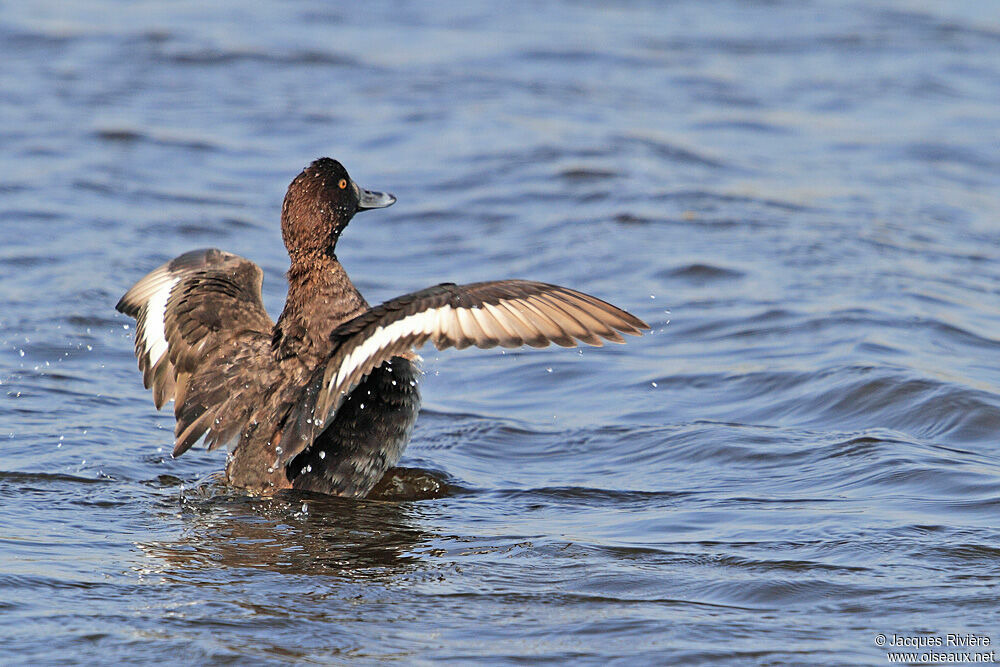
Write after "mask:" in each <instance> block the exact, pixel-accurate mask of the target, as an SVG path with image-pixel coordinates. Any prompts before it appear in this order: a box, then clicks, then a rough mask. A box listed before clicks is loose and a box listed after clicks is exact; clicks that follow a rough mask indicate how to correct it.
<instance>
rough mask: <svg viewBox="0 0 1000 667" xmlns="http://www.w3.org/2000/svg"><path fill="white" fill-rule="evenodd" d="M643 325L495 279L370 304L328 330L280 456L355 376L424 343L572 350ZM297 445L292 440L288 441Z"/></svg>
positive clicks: (321, 422) (328, 410)
mask: <svg viewBox="0 0 1000 667" xmlns="http://www.w3.org/2000/svg"><path fill="white" fill-rule="evenodd" d="M643 329H649V325H647V324H646V323H645V322H643V321H642V320H640V319H639V318H637V317H635V316H634V315H631V314H629V313H627V312H625V311H624V310H621V309H620V308H617V307H615V306H612V305H611V304H610V303H607V302H606V301H602V300H601V299H598V298H596V297H593V296H590V295H588V294H583V293H582V292H577V291H575V290H571V289H569V288H566V287H560V286H558V285H549V284H546V283H538V282H529V281H526V280H498V281H490V282H483V283H472V284H469V285H455V284H453V283H445V284H442V285H437V286H435V287H430V288H427V289H424V290H421V291H419V292H414V293H412V294H407V295H405V296H401V297H398V298H396V299H393V300H391V301H387V302H385V303H383V304H382V305H380V306H377V307H375V308H372V309H370V310H368V311H366V312H364V313H362V314H361V315H358V316H357V317H355V318H354V319H352V320H349V321H347V322H345V323H344V324H342V325H340V326H339V327H338V328H337V329H335V330H334V331H333V333H332V334H331V336H332V338H333V341H334V344H335V345H336V347H335V349H334V352H333V354H332V355H331V356H330V359H329V360H328V361H327V363H326V364H325V365H324V366H321V367H320V368H319V369H318V370H317V373H316V375H314V380H313V382H312V383H311V385H310V386H309V388H308V389H307V400H305V401H303V402H302V403H301V404H300V406H299V408H298V410H297V411H298V413H299V414H298V417H297V418H296V419H292V420H291V422H292V423H291V424H290V425H291V426H292V430H293V431H294V432H295V433H294V436H295V437H292V438H289V439H288V440H286V443H287V444H286V449H285V458H286V459H287V460H290V459H291V457H292V456H294V455H295V454H297V453H298V452H299V451H301V450H302V449H303V448H304V447H306V446H307V445H308V444H309V443H310V442H312V439H313V437H314V435H315V434H317V433H319V432H321V431H322V429H323V428H325V427H326V426H327V425H328V424H329V423H330V421H331V420H332V419H333V416H334V414H335V413H336V411H337V408H338V407H339V406H340V404H341V402H342V401H343V400H344V398H345V397H346V396H347V395H348V394H349V393H350V392H351V391H352V390H353V389H354V388H355V387H356V386H357V385H358V383H359V382H361V380H362V379H363V378H364V377H365V376H366V375H368V374H369V373H371V372H372V370H373V369H375V368H378V367H379V366H381V365H382V364H383V363H385V362H386V361H388V360H389V359H391V358H392V357H394V356H397V355H400V354H404V353H406V352H407V351H408V350H410V349H411V348H413V347H420V346H421V345H423V344H424V343H426V342H427V341H430V342H433V343H434V345H435V346H437V348H438V349H439V350H440V349H444V348H446V347H452V346H454V347H456V348H458V349H462V348H465V347H469V346H470V345H475V346H476V347H481V348H490V347H495V346H497V345H500V346H503V347H519V346H521V345H530V346H532V347H545V346H547V345H548V344H549V343H555V344H557V345H561V346H563V347H573V346H575V345H577V341H580V342H583V343H586V344H588V345H595V346H600V345H603V342H602V340H601V339H602V338H603V339H605V340H608V341H611V342H615V343H624V342H625V341H624V339H623V338H622V337H621V335H620V333H619V332H621V333H625V334H631V335H635V336H638V335H641V330H643ZM293 443H295V444H293Z"/></svg>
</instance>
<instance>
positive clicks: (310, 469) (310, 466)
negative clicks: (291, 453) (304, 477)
mask: <svg viewBox="0 0 1000 667" xmlns="http://www.w3.org/2000/svg"><path fill="white" fill-rule="evenodd" d="M312 471H313V467H312V464H311V463H310V464H309V465H307V466H306V472H312Z"/></svg>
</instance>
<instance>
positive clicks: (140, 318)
mask: <svg viewBox="0 0 1000 667" xmlns="http://www.w3.org/2000/svg"><path fill="white" fill-rule="evenodd" d="M395 201H396V198H395V197H394V196H393V195H391V194H387V193H383V192H376V191H370V190H365V189H362V188H360V187H359V186H358V185H357V184H356V183H355V182H354V181H353V180H352V179H351V177H350V175H348V173H347V170H346V169H345V168H344V166H343V165H342V164H341V163H340V162H338V161H336V160H334V159H331V158H328V157H324V158H320V159H317V160H315V161H314V162H312V163H311V164H310V165H309V166H307V167H306V168H305V169H303V170H302V172H301V173H299V174H298V176H296V177H295V178H294V179H293V180H292V182H291V184H290V185H289V186H288V190H287V192H286V194H285V198H284V202H283V204H282V208H281V235H282V240H283V241H284V244H285V247H286V249H287V251H288V255H289V259H290V268H289V270H288V273H287V279H288V296H287V299H286V301H285V306H284V309H283V310H282V312H281V314H280V315H279V317H278V319H277V321H274V320H272V319H271V317H270V316H269V315H268V313H267V311H266V310H265V308H264V303H263V300H262V298H261V285H262V282H263V271H262V270H261V268H260V267H259V266H258V265H257V264H255V263H254V262H252V261H251V260H249V259H246V258H244V257H240V256H239V255H235V254H232V253H229V252H224V251H222V250H218V249H215V248H209V249H202V250H194V251H191V252H187V253H185V254H183V255H180V256H179V257H176V258H174V259H172V260H170V261H169V262H167V263H165V264H163V265H162V266H160V267H159V268H156V269H154V270H153V271H152V272H150V273H149V274H147V275H146V276H145V277H143V278H142V279H141V280H139V281H138V282H137V283H135V285H133V286H132V287H131V288H130V289H129V290H128V291H127V292H126V293H125V295H124V296H123V297H122V298H121V300H120V301H119V302H118V304H117V307H116V308H117V310H118V311H119V312H121V313H123V314H125V315H127V316H129V317H132V318H134V319H135V321H136V325H135V334H134V339H135V340H134V342H135V355H136V357H137V358H138V362H139V370H140V371H141V372H142V381H143V386H144V387H145V388H146V389H151V390H152V394H153V404H154V405H155V407H156V409H158V410H159V409H161V408H162V407H163V406H164V405H166V404H167V403H168V402H170V401H173V403H174V416H175V418H176V427H175V430H174V447H173V456H174V457H178V456H180V455H182V454H183V453H184V452H186V451H187V450H188V449H190V448H191V447H192V446H193V445H195V444H196V443H198V442H199V441H200V440H204V442H205V443H206V445H207V447H208V449H209V450H213V449H216V448H218V447H223V446H226V447H228V450H229V453H228V455H227V459H226V467H225V480H226V483H227V484H228V485H229V486H232V487H236V488H238V489H242V490H243V491H244V492H246V493H248V494H250V495H256V496H271V495H274V494H276V493H278V492H279V491H282V490H284V489H293V490H299V491H308V492H314V493H322V494H328V495H333V496H346V497H356V498H359V497H364V496H365V495H366V494H368V493H369V492H370V491H371V490H372V488H373V487H375V485H376V484H377V483H378V482H379V480H380V479H381V478H382V476H383V475H384V474H386V472H387V471H389V470H390V469H391V468H392V467H393V466H395V465H396V463H398V462H399V460H400V458H401V457H402V454H403V450H404V448H405V447H406V445H407V443H408V441H409V440H410V435H411V433H412V431H413V425H414V422H415V421H416V418H417V413H418V411H419V408H420V392H419V379H420V372H421V371H420V370H419V368H418V361H419V357H418V356H417V354H416V352H415V350H416V349H418V348H420V347H421V346H422V345H424V344H426V343H428V342H430V343H433V344H434V345H435V346H436V347H437V348H438V349H439V350H440V349H445V348H448V347H454V348H456V349H463V348H467V347H470V346H476V347H479V348H491V347H495V346H498V345H499V346H502V347H505V348H516V347H521V346H530V347H536V348H541V347H545V346H547V345H549V344H551V343H554V344H556V345H560V346H563V347H573V346H576V345H578V344H580V343H583V344H587V345H592V346H601V345H602V344H603V342H604V341H610V342H614V343H622V342H624V338H623V337H622V335H621V334H627V335H633V336H638V335H641V334H642V331H643V330H647V329H649V325H647V324H646V323H645V322H643V321H642V320H641V319H639V318H637V317H635V316H634V315H631V314H630V313H628V312H626V311H624V310H622V309H620V308H618V307H616V306H613V305H611V304H610V303H607V302H606V301H602V300H601V299H598V298H596V297H593V296H590V295H588V294H584V293H583V292H578V291H576V290H572V289H569V288H567V287H560V286H558V285H551V284H547V283H542V282H534V281H528V280H494V281H488V282H477V283H469V284H463V285H458V284H454V283H443V284H440V285H436V286H433V287H428V288H427V289H423V290H420V291H417V292H413V293H411V294H406V295H404V296H400V297H397V298H395V299H390V300H389V301H386V302H385V303H382V304H381V305H378V306H375V307H372V306H370V305H369V304H368V302H367V301H366V300H365V298H364V297H363V296H362V295H361V293H360V292H359V291H358V289H357V287H355V285H354V283H353V282H352V281H351V279H350V277H348V275H347V272H346V271H345V269H344V267H343V266H342V265H341V264H340V262H339V261H338V259H337V255H336V247H337V241H338V239H339V238H340V235H341V234H342V233H343V231H344V229H345V228H346V227H347V225H348V223H349V222H350V221H351V219H352V218H353V217H354V216H355V215H356V214H357V213H359V212H361V211H368V210H372V209H379V208H385V207H387V206H390V205H392V204H393V203H395Z"/></svg>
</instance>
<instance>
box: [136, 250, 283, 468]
mask: <svg viewBox="0 0 1000 667" xmlns="http://www.w3.org/2000/svg"><path fill="white" fill-rule="evenodd" d="M263 275H264V273H263V271H261V269H260V267H259V266H257V265H256V264H254V263H253V262H251V261H250V260H248V259H246V258H244V257H240V256H239V255H234V254H232V253H228V252H224V251H222V250H217V249H215V248H209V249H206V250H194V251H191V252H188V253H185V254H183V255H181V256H179V257H176V258H174V259H172V260H170V261H169V262H167V263H166V264H164V265H163V266H160V267H159V268H157V269H155V270H154V271H152V272H150V273H149V274H148V275H146V276H145V277H144V278H142V280H140V281H139V282H137V283H136V284H135V285H133V286H132V288H131V289H130V290H129V291H128V292H126V293H125V296H123V297H122V298H121V300H120V301H119V302H118V305H117V306H116V308H117V309H118V311H119V312H122V313H125V314H126V315H129V316H131V317H134V318H135V320H136V331H135V356H136V357H137V358H138V359H139V369H140V370H141V371H142V380H143V384H144V385H145V386H146V388H147V389H152V390H153V402H154V403H155V404H156V407H157V409H159V408H160V407H162V406H163V405H164V404H165V403H166V402H167V401H169V400H171V399H174V414H175V416H176V417H177V426H176V430H175V433H174V435H175V442H174V456H179V455H180V454H183V453H184V452H185V451H187V449H188V448H190V447H191V445H193V444H194V443H195V442H197V441H198V440H199V439H200V438H201V436H203V435H204V434H205V433H206V432H209V437H208V441H209V447H210V448H214V447H216V446H218V445H220V444H223V443H225V442H227V441H228V440H230V439H231V438H232V437H234V436H236V435H238V434H239V433H240V431H241V430H242V428H243V427H244V424H245V422H246V421H248V418H249V417H248V415H249V410H250V408H252V407H253V406H252V405H251V404H250V402H248V401H242V402H239V401H237V400H235V399H236V398H238V397H239V395H240V394H241V392H242V390H243V384H244V382H243V381H241V378H246V377H254V373H255V370H254V367H255V366H256V365H260V364H262V363H264V361H263V360H266V359H268V353H269V350H270V343H271V330H272V328H273V326H274V323H273V322H272V321H271V318H270V317H269V316H268V314H267V311H266V310H265V309H264V303H263V301H262V300H261V295H260V287H261V281H262V279H263ZM237 403H238V404H239V405H238V406H237ZM234 406H237V407H239V409H237V407H234Z"/></svg>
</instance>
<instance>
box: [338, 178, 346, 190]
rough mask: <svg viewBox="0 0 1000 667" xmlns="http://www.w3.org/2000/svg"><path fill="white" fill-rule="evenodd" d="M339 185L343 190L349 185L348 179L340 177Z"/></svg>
mask: <svg viewBox="0 0 1000 667" xmlns="http://www.w3.org/2000/svg"><path fill="white" fill-rule="evenodd" d="M338 185H339V186H340V189H341V190H343V189H344V188H346V187H347V179H346V178H342V179H340V183H338Z"/></svg>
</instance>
